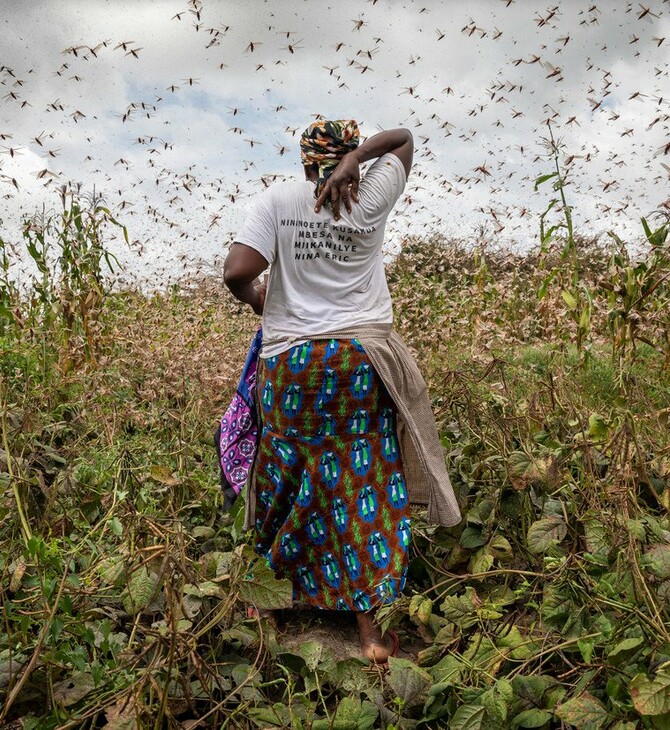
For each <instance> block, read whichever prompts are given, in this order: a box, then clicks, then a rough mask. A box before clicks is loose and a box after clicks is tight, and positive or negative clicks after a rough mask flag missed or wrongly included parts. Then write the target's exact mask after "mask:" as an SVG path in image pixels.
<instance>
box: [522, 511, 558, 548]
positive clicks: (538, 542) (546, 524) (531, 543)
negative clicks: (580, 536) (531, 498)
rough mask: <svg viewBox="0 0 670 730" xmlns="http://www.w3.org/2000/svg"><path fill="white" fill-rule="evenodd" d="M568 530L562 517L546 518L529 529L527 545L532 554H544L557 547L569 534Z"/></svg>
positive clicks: (534, 523)
mask: <svg viewBox="0 0 670 730" xmlns="http://www.w3.org/2000/svg"><path fill="white" fill-rule="evenodd" d="M567 531H568V528H567V525H566V524H565V522H564V521H563V519H562V518H561V517H558V516H555V515H552V516H550V517H544V518H542V519H541V520H537V522H533V524H532V525H531V526H530V527H529V528H528V534H527V535H526V543H527V545H528V549H529V550H530V552H531V553H543V552H546V551H547V550H549V548H551V547H553V546H554V545H557V544H558V543H559V542H560V541H561V540H562V539H563V538H564V537H565V536H566V534H567Z"/></svg>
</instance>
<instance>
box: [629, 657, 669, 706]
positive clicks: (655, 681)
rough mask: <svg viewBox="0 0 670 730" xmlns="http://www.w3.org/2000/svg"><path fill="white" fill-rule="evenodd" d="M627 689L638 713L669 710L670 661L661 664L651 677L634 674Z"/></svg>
mask: <svg viewBox="0 0 670 730" xmlns="http://www.w3.org/2000/svg"><path fill="white" fill-rule="evenodd" d="M629 691H630V696H631V697H632V698H633V705H634V706H635V709H636V710H637V711H638V712H639V713H640V715H663V714H665V713H666V712H670V663H668V662H666V663H665V664H662V665H661V667H660V668H659V670H658V672H657V673H656V675H655V676H654V677H653V678H652V677H647V675H646V674H636V675H635V676H634V677H633V679H632V680H631V682H630V685H629Z"/></svg>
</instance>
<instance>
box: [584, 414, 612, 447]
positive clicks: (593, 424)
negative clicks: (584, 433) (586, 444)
mask: <svg viewBox="0 0 670 730" xmlns="http://www.w3.org/2000/svg"><path fill="white" fill-rule="evenodd" d="M588 433H589V436H590V437H591V438H592V439H594V440H595V441H604V440H605V439H607V438H608V436H609V428H608V426H607V421H605V419H604V418H603V417H602V416H601V415H600V414H599V413H592V414H591V415H590V416H589V429H588Z"/></svg>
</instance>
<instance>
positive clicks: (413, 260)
mask: <svg viewBox="0 0 670 730" xmlns="http://www.w3.org/2000/svg"><path fill="white" fill-rule="evenodd" d="M538 182H539V183H540V184H544V185H552V184H553V185H554V191H556V194H557V196H558V198H559V199H560V195H561V194H562V188H561V185H560V176H551V177H549V179H547V180H545V181H544V182H542V181H538ZM563 202H564V201H563ZM560 207H561V209H562V210H564V211H567V216H565V217H564V219H561V221H560V223H555V224H554V225H552V226H550V225H549V224H548V222H546V225H545V217H544V216H543V217H542V226H541V240H540V245H539V247H538V248H537V249H536V250H534V251H533V252H531V253H528V254H525V255H523V256H522V255H515V254H510V253H504V252H501V251H496V250H494V249H492V248H491V247H490V246H487V245H486V242H485V241H484V240H482V241H479V242H476V244H475V245H474V246H473V245H469V246H467V247H466V246H465V245H463V243H461V242H459V241H453V240H444V239H442V238H440V237H432V238H430V239H411V238H408V239H406V240H405V241H404V243H403V248H402V252H401V254H400V255H399V256H398V257H397V258H396V259H395V260H394V261H393V262H392V263H391V264H390V265H389V266H388V277H389V283H390V287H391V290H392V295H393V298H394V303H395V316H396V327H397V329H398V331H399V332H400V333H401V334H402V336H403V337H404V338H405V339H406V341H407V343H408V344H409V346H410V347H411V349H412V350H413V351H414V352H415V354H416V357H417V360H418V362H419V364H420V367H421V369H422V371H423V373H424V374H425V376H426V380H427V382H428V385H429V390H430V395H431V398H432V403H433V407H434V411H435V414H436V416H437V420H438V426H439V430H440V434H441V438H442V441H443V444H444V446H445V449H446V454H447V459H448V465H449V471H450V474H451V477H452V481H453V484H454V488H455V490H456V492H457V495H458V498H459V502H460V504H461V507H462V512H463V520H462V522H461V523H460V524H459V525H457V526H456V527H453V528H449V529H445V528H436V527H434V526H429V525H427V524H426V523H425V521H424V520H423V519H422V512H421V510H418V509H417V511H416V512H415V519H414V526H413V543H412V552H411V563H410V577H409V580H408V584H407V587H406V589H405V592H404V595H403V596H402V598H401V599H400V600H399V601H397V602H396V603H395V604H393V605H392V606H390V607H387V608H385V609H384V611H383V615H382V616H381V617H380V618H381V621H382V623H383V625H384V626H386V627H389V626H390V627H393V628H394V629H395V630H396V631H397V633H398V634H399V637H400V645H401V651H400V653H399V656H398V657H397V658H392V659H391V660H390V662H389V665H388V667H385V668H380V667H374V666H370V665H368V664H367V663H366V662H365V661H363V660H362V659H361V658H360V657H359V656H358V654H357V645H356V640H355V639H356V633H355V624H352V623H350V622H349V621H348V620H347V619H346V617H345V618H344V619H343V618H342V617H341V616H338V617H334V616H330V615H327V614H325V613H323V614H317V615H312V614H309V613H307V612H299V613H298V614H297V615H294V616H291V615H286V616H285V621H284V622H283V624H282V625H280V627H279V629H278V630H275V629H274V628H273V627H272V626H271V625H270V624H268V623H267V622H266V620H265V619H263V620H257V619H249V618H247V617H246V612H245V607H246V605H247V604H248V603H249V602H250V601H258V602H260V603H262V604H264V605H271V604H272V603H273V602H277V604H279V603H282V602H283V601H284V600H285V599H286V596H287V592H288V593H290V585H288V584H287V582H286V581H278V580H276V579H275V578H274V576H273V575H272V574H271V572H270V570H269V569H268V568H267V567H266V566H264V565H263V564H262V562H259V561H258V559H257V558H256V557H255V554H254V552H253V550H252V548H251V536H250V535H249V534H245V533H244V532H243V531H242V510H241V506H242V504H241V500H238V502H237V503H236V505H235V508H234V510H233V512H232V513H231V514H227V513H225V512H224V510H223V500H222V495H221V492H220V488H219V486H218V473H217V464H216V457H215V452H214V449H213V446H212V432H213V429H214V426H215V425H216V420H217V418H218V417H220V415H221V413H222V412H223V410H224V409H225V407H226V406H227V403H228V401H229V399H230V397H231V395H232V393H233V392H234V389H235V387H236V384H237V379H238V377H239V372H240V369H241V366H242V363H243V360H244V356H245V353H246V350H247V347H248V344H249V342H250V339H251V337H252V336H253V333H254V332H255V328H256V326H257V324H258V320H257V318H255V317H254V316H253V315H252V314H251V312H250V311H247V310H245V308H244V307H243V306H242V305H240V304H239V303H237V302H236V301H234V300H233V299H232V297H231V296H230V295H229V294H228V292H227V290H226V289H225V287H224V286H223V282H222V280H221V279H216V278H214V277H209V278H200V279H197V280H189V281H187V280H185V281H184V282H183V283H182V284H181V285H179V286H174V287H173V288H171V289H169V290H167V291H163V292H159V293H153V294H148V293H143V292H141V291H138V290H132V289H124V290H119V289H113V290H111V289H110V287H109V286H108V284H107V281H106V278H105V276H104V275H103V273H102V272H103V270H104V268H105V265H106V264H105V258H106V257H107V256H108V254H107V250H106V248H105V236H106V235H107V232H108V231H109V230H110V228H115V227H116V226H119V225H121V221H118V222H117V221H115V220H113V219H112V218H111V213H110V212H109V211H108V210H106V209H105V207H104V206H103V203H102V202H101V201H100V200H99V199H95V198H92V197H88V198H86V197H83V196H81V195H76V194H74V193H70V194H67V195H66V194H64V195H63V210H62V213H59V214H58V215H55V216H52V217H51V218H49V219H48V220H39V219H33V220H32V221H26V223H25V227H24V238H23V242H22V244H21V245H23V246H24V247H25V251H23V255H27V256H30V257H31V258H32V260H33V262H34V264H35V272H36V273H35V274H34V276H33V279H32V281H31V282H30V284H29V286H28V287H27V288H24V289H22V290H19V288H18V286H17V284H16V283H15V282H14V280H13V279H12V277H11V275H10V269H11V266H12V264H13V261H14V257H16V256H17V255H19V253H20V252H19V253H17V252H16V251H15V250H13V249H12V247H10V246H9V245H8V244H6V243H5V242H2V247H1V249H0V355H1V359H0V363H1V364H0V368H1V369H0V438H1V443H0V487H1V489H0V547H1V549H0V567H1V570H2V581H1V582H0V592H1V596H0V598H1V600H0V604H1V612H2V613H1V616H0V618H1V621H2V631H0V726H1V727H3V728H26V729H34V728H40V729H46V728H74V727H77V728H102V727H104V728H108V730H130V729H131V728H184V729H185V730H186V729H187V728H188V729H192V728H231V729H232V728H313V729H314V730H319V729H321V730H323V729H325V728H342V729H344V728H352V729H353V728H356V729H358V728H360V729H364V728H377V727H379V728H423V727H425V728H449V729H450V730H477V729H478V728H486V729H487V730H493V729H494V728H500V729H504V728H545V729H549V728H573V727H574V728H579V729H581V730H590V729H596V728H607V729H609V730H633V729H635V728H668V727H670V519H669V516H668V511H669V510H670V431H669V428H668V425H669V424H668V421H669V420H670V308H669V306H668V304H669V300H670V250H669V248H668V246H669V245H670V240H669V239H668V230H669V227H668V223H667V220H665V219H663V218H662V217H659V218H655V219H654V220H653V221H652V220H651V219H650V220H649V221H643V225H641V226H640V237H641V241H642V242H643V243H644V246H643V247H642V249H643V250H642V253H641V254H640V255H639V256H637V257H636V258H635V259H632V258H631V255H630V254H629V253H628V248H627V247H626V245H625V243H624V242H622V241H620V240H617V239H616V237H610V238H603V239H600V240H592V239H589V238H588V237H583V236H580V235H578V234H577V233H576V232H575V231H573V229H572V222H571V220H570V216H569V210H570V209H569V206H564V205H561V206H560ZM552 215H553V212H552ZM564 215H565V214H564ZM547 218H548V216H547ZM110 263H111V264H112V265H113V263H114V262H113V261H110ZM288 613H289V612H287V614H288Z"/></svg>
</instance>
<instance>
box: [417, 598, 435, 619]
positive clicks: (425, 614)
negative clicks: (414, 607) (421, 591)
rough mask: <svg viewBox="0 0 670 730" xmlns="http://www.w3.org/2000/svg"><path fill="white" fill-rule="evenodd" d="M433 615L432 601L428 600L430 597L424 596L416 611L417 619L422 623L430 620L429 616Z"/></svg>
mask: <svg viewBox="0 0 670 730" xmlns="http://www.w3.org/2000/svg"><path fill="white" fill-rule="evenodd" d="M432 615H433V602H432V601H431V600H430V598H425V599H424V600H423V601H422V602H421V605H420V606H419V610H418V611H417V616H418V618H419V621H421V623H422V624H427V623H428V622H429V621H430V617H431V616H432Z"/></svg>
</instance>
